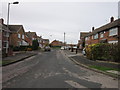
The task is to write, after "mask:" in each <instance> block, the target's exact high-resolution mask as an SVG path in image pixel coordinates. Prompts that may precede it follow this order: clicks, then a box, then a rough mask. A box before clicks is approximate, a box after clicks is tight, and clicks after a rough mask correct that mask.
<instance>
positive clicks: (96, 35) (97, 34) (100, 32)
mask: <svg viewBox="0 0 120 90" xmlns="http://www.w3.org/2000/svg"><path fill="white" fill-rule="evenodd" d="M95 43H120V19H117V20H115V21H114V18H113V17H111V19H110V23H108V24H106V25H104V26H101V27H99V28H97V29H94V27H93V28H92V32H91V33H89V34H88V35H86V36H85V45H90V44H95Z"/></svg>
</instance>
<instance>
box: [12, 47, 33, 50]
mask: <svg viewBox="0 0 120 90" xmlns="http://www.w3.org/2000/svg"><path fill="white" fill-rule="evenodd" d="M30 49H31V50H32V46H16V47H13V51H28V50H29V51H30Z"/></svg>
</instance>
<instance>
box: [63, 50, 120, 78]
mask: <svg viewBox="0 0 120 90" xmlns="http://www.w3.org/2000/svg"><path fill="white" fill-rule="evenodd" d="M64 53H65V55H66V56H67V57H69V58H70V59H71V60H72V61H73V62H75V63H76V64H77V65H80V66H83V67H85V68H87V69H90V70H93V71H96V72H99V73H103V74H106V75H109V76H111V77H115V78H119V76H120V72H118V71H115V70H108V71H106V72H105V71H101V70H98V69H94V68H90V67H89V66H90V65H96V66H100V67H108V68H114V69H118V67H119V64H118V63H113V62H106V61H98V60H97V61H92V60H89V59H87V58H86V56H84V55H83V54H82V53H77V54H76V52H71V51H69V50H64Z"/></svg>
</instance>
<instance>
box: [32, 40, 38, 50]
mask: <svg viewBox="0 0 120 90" xmlns="http://www.w3.org/2000/svg"><path fill="white" fill-rule="evenodd" d="M38 46H39V43H38V40H33V42H32V49H33V50H37V49H38Z"/></svg>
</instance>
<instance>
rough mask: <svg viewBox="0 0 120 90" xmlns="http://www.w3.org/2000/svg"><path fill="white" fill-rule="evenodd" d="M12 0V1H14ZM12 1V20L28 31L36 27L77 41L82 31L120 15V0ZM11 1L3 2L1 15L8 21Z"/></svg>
mask: <svg viewBox="0 0 120 90" xmlns="http://www.w3.org/2000/svg"><path fill="white" fill-rule="evenodd" d="M12 1H13V0H11V1H9V2H12ZM18 1H19V4H18V5H13V4H11V5H10V22H9V23H10V24H22V25H23V26H24V29H25V31H34V32H36V33H37V35H39V36H40V35H41V36H42V37H43V38H49V39H50V40H51V41H52V40H54V39H56V40H60V41H63V40H64V32H65V33H66V41H67V43H77V42H78V40H79V37H80V35H79V33H80V32H88V31H90V30H91V28H92V27H93V26H94V27H95V28H98V27H100V26H102V25H104V24H107V23H109V22H110V17H111V16H114V17H115V19H117V18H118V2H117V1H118V0H113V1H114V2H95V0H94V2H79V1H77V2H74V1H73V2H72V1H71V0H70V2H69V1H66V2H60V1H59V0H56V1H59V2H54V1H53V0H51V1H52V2H48V0H47V1H46V2H38V1H37V2H34V1H35V0H33V1H32V2H28V1H27V2H23V1H21V0H18ZM7 4H8V1H7V0H5V1H4V2H2V12H0V18H3V19H4V20H5V23H6V18H7Z"/></svg>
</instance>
